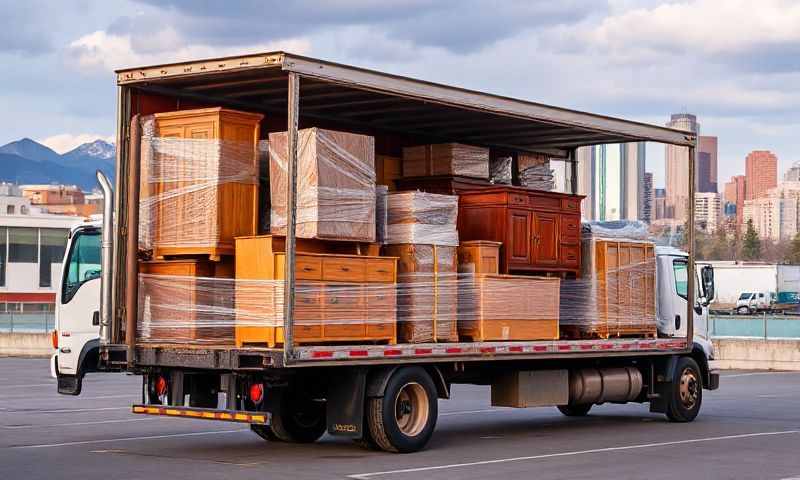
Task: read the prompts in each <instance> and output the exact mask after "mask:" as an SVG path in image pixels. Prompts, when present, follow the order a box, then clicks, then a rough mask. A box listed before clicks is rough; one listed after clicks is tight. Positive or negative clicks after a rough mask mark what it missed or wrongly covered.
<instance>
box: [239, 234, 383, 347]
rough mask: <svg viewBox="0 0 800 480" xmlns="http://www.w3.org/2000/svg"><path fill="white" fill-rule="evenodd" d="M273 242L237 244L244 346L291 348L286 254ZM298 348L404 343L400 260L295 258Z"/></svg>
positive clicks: (250, 240)
mask: <svg viewBox="0 0 800 480" xmlns="http://www.w3.org/2000/svg"><path fill="white" fill-rule="evenodd" d="M272 240H273V238H272V237H270V236H264V237H249V238H238V239H236V317H237V318H236V320H237V323H236V344H237V345H238V346H242V345H246V344H266V345H268V346H270V347H273V346H275V345H280V344H282V343H283V288H284V282H283V280H284V273H285V268H286V254H285V253H284V252H279V251H274V250H273V246H274V245H273V241H272ZM295 278H296V280H297V282H296V288H295V331H294V338H295V341H296V342H297V343H306V344H308V343H327V342H350V341H352V342H388V343H396V341H397V330H396V325H397V322H396V281H397V259H396V258H391V257H375V256H360V255H339V254H324V253H300V252H298V253H297V254H296V256H295Z"/></svg>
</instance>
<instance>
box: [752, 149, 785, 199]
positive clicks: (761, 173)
mask: <svg viewBox="0 0 800 480" xmlns="http://www.w3.org/2000/svg"><path fill="white" fill-rule="evenodd" d="M744 167H745V177H746V184H747V188H746V189H745V199H746V200H753V199H756V198H762V197H764V196H766V194H767V191H768V190H769V189H770V188H775V187H776V186H778V157H776V156H775V154H774V153H772V152H770V151H769V150H753V151H752V152H750V153H748V154H747V158H745V165H744Z"/></svg>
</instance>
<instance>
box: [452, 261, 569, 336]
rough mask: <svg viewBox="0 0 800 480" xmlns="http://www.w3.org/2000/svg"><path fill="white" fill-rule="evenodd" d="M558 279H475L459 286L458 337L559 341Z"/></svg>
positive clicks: (478, 277) (494, 277)
mask: <svg viewBox="0 0 800 480" xmlns="http://www.w3.org/2000/svg"><path fill="white" fill-rule="evenodd" d="M560 282H561V279H559V278H556V277H531V276H523V275H475V276H474V277H468V278H466V279H464V280H461V281H460V282H459V292H458V334H459V336H460V337H461V339H462V340H467V341H473V342H482V341H491V340H507V341H513V340H557V339H558V335H559V331H558V316H559V285H560Z"/></svg>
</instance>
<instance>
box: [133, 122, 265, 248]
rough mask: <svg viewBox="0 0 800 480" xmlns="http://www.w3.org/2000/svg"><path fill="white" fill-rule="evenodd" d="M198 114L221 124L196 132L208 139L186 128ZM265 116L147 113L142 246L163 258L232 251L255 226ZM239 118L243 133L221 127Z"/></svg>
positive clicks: (142, 179)
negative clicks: (259, 145) (238, 239)
mask: <svg viewBox="0 0 800 480" xmlns="http://www.w3.org/2000/svg"><path fill="white" fill-rule="evenodd" d="M179 114H180V115H182V116H181V117H179V118H175V117H178V116H179ZM183 116H186V117H187V118H183ZM198 116H199V117H200V118H202V119H206V118H211V119H212V120H209V122H211V123H210V125H217V126H216V127H214V128H212V127H210V126H209V127H208V128H206V127H205V126H203V130H202V131H201V132H199V133H198V132H194V133H195V134H196V136H198V137H205V138H187V137H189V136H190V135H192V134H193V132H187V131H186V129H187V128H189V127H184V126H183V123H185V122H190V121H192V120H193V119H196V118H198ZM260 119H261V116H260V115H253V114H245V113H242V112H234V111H228V110H221V109H203V110H199V111H182V112H170V113H167V114H156V115H153V116H147V117H143V118H142V119H141V123H142V140H141V175H140V196H139V246H140V249H142V250H152V251H153V255H154V256H157V257H159V256H163V255H183V254H193V255H197V254H208V255H210V256H218V255H221V254H232V253H233V239H234V237H236V236H239V235H253V234H255V233H256V228H257V223H258V222H257V214H256V209H257V208H258V176H259V171H258V155H257V145H256V135H257V131H258V122H259V120H260ZM204 121H205V120H204ZM214 122H217V123H214ZM233 122H240V123H236V125H239V126H241V129H242V130H243V133H240V134H237V135H228V134H227V133H220V132H218V131H216V130H215V128H216V129H219V127H218V124H219V123H221V124H227V123H233ZM202 125H205V124H202ZM198 128H199V127H198ZM201 134H202V135H201ZM215 135H216V136H219V137H222V138H213V136H215ZM228 138H233V139H228Z"/></svg>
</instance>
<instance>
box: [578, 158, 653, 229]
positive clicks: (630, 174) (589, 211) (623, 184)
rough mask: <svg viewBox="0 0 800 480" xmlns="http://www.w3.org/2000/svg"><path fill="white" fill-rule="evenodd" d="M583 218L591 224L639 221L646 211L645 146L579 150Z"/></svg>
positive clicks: (579, 191)
mask: <svg viewBox="0 0 800 480" xmlns="http://www.w3.org/2000/svg"><path fill="white" fill-rule="evenodd" d="M576 158H577V161H578V193H579V194H581V195H585V196H586V198H585V199H584V201H583V204H582V206H581V214H582V215H583V217H584V218H586V219H590V220H620V219H627V220H638V219H640V217H641V215H642V212H643V210H644V167H645V144H644V143H643V142H642V143H625V144H609V145H595V146H592V147H582V148H579V149H578V151H577V153H576Z"/></svg>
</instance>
